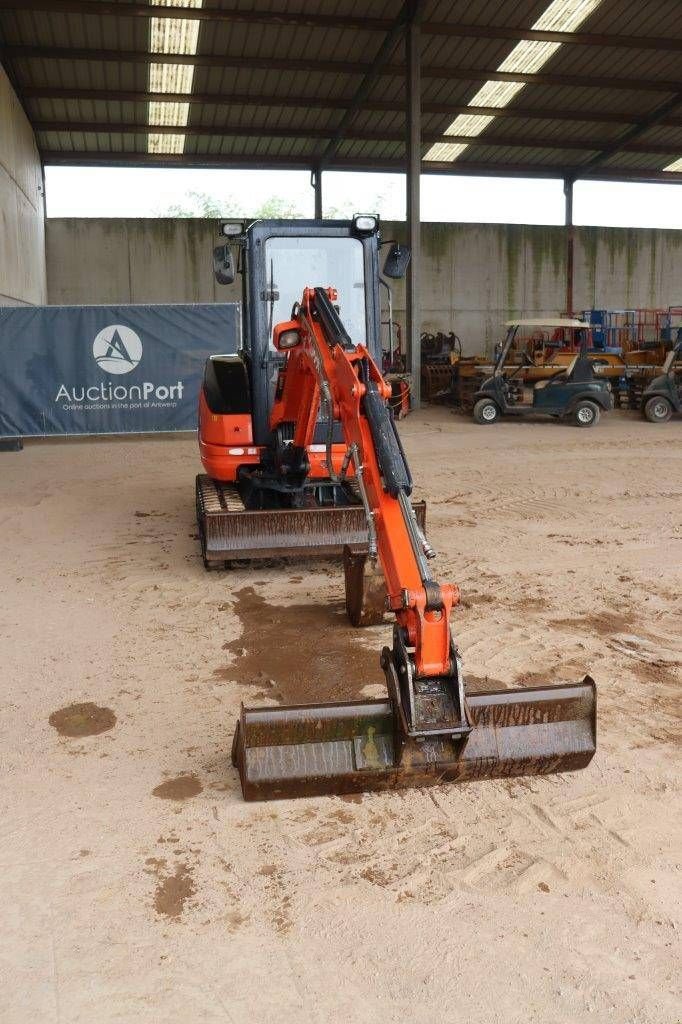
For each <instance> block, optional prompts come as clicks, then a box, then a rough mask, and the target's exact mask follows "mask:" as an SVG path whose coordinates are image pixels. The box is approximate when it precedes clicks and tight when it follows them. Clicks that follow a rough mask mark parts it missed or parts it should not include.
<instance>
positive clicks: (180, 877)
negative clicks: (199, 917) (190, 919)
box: [146, 857, 196, 920]
mask: <svg viewBox="0 0 682 1024" xmlns="http://www.w3.org/2000/svg"><path fill="white" fill-rule="evenodd" d="M146 863H147V865H148V868H147V869H146V870H147V874H150V875H155V876H156V878H157V880H158V884H157V886H156V891H155V893H154V909H155V910H156V912H157V914H160V915H162V916H163V917H170V918H175V919H176V920H177V919H178V918H179V917H181V916H182V912H183V910H184V909H185V904H186V902H187V900H189V899H191V898H192V896H194V895H195V893H196V885H195V884H194V879H193V877H192V869H191V868H190V867H189V865H188V864H184V863H181V864H176V866H175V871H174V872H173V874H169V873H168V872H169V868H168V867H167V865H166V861H165V859H163V858H162V859H157V858H156V857H148V858H147V861H146Z"/></svg>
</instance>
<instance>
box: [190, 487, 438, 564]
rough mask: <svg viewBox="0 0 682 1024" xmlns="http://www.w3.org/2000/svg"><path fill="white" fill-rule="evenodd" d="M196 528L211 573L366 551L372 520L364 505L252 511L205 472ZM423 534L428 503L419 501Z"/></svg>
mask: <svg viewBox="0 0 682 1024" xmlns="http://www.w3.org/2000/svg"><path fill="white" fill-rule="evenodd" d="M196 503H197V525H198V527H199V539H200V541H201V554H202V558H203V560H204V566H205V567H206V568H207V569H210V568H213V567H215V568H221V567H223V566H224V565H225V563H226V562H227V563H229V562H230V561H237V560H239V559H251V558H253V559H256V558H300V557H304V558H312V557H321V558H329V557H333V556H340V555H342V554H343V550H344V547H346V545H349V546H351V547H352V548H354V549H364V550H365V551H366V549H367V519H366V516H365V512H364V509H363V507H362V505H346V506H331V505H329V506H320V507H317V508H301V509H297V508H287V509H274V510H268V511H264V512H261V511H250V510H247V509H245V508H244V505H243V503H242V500H241V498H240V496H239V491H238V490H237V488H236V487H235V486H234V485H233V484H221V483H218V482H217V481H215V480H212V479H211V478H210V477H209V476H206V474H204V473H200V474H199V476H197V480H196ZM413 507H414V510H415V513H416V515H417V521H418V523H419V525H420V527H421V529H422V530H423V529H424V525H425V522H426V504H425V503H424V502H423V501H422V502H416V503H415V504H414V506H413Z"/></svg>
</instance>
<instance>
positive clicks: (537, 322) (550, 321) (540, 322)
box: [504, 317, 592, 328]
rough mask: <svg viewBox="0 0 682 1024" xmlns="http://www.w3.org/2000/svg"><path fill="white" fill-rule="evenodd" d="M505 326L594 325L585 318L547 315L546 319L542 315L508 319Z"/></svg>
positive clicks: (588, 326)
mask: <svg viewBox="0 0 682 1024" xmlns="http://www.w3.org/2000/svg"><path fill="white" fill-rule="evenodd" d="M504 326H505V327H573V328H576V327H582V328H585V327H587V328H590V327H591V326H592V325H591V324H588V323H585V321H584V320H569V319H568V318H566V317H564V318H563V319H562V318H561V317H556V318H553V317H547V318H546V319H544V318H542V317H540V318H539V319H533V320H507V321H506V322H505V325H504Z"/></svg>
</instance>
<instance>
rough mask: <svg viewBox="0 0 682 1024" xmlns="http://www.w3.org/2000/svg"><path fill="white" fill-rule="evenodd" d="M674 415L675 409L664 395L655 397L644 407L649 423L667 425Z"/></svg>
mask: <svg viewBox="0 0 682 1024" xmlns="http://www.w3.org/2000/svg"><path fill="white" fill-rule="evenodd" d="M672 414H673V407H672V405H671V404H670V402H669V401H668V399H667V398H664V397H663V395H654V397H653V398H650V399H649V401H648V402H647V403H646V405H645V406H644V415H645V416H646V418H647V419H648V421H649V423H665V422H666V420H669V419H670V417H671V416H672Z"/></svg>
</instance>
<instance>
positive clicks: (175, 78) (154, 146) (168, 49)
mask: <svg viewBox="0 0 682 1024" xmlns="http://www.w3.org/2000/svg"><path fill="white" fill-rule="evenodd" d="M150 3H151V4H152V6H154V5H156V6H158V5H159V4H161V3H163V4H164V5H166V6H170V7H201V6H202V5H203V0H150ZM199 27H200V23H199V21H191V20H189V19H187V18H152V19H151V28H150V41H149V49H150V51H151V52H152V53H174V54H183V53H186V54H188V55H192V56H193V55H194V54H195V53H196V52H197V44H198V42H199ZM193 83H194V67H193V65H191V64H154V63H151V64H150V65H149V91H150V92H156V93H164V92H168V93H191V92H192V87H193ZM188 120H189V103H180V102H176V101H171V100H168V101H165V100H154V101H153V102H151V103H150V104H149V126H150V128H153V127H154V126H162V125H163V126H165V127H177V128H185V127H186V126H187V122H188ZM185 138H186V136H185V135H184V133H182V132H178V133H177V134H176V133H162V132H154V131H150V133H149V136H148V141H147V151H148V152H149V153H183V152H184V150H185Z"/></svg>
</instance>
